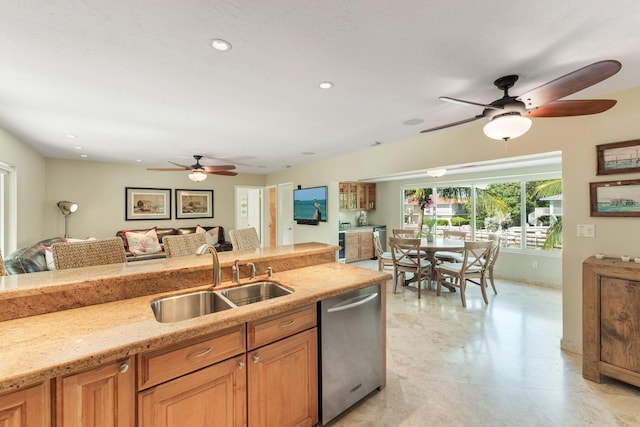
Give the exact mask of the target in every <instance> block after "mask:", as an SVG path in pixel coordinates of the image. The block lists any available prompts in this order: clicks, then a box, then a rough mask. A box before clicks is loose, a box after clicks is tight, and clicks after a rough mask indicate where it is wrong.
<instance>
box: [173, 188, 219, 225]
mask: <svg viewBox="0 0 640 427" xmlns="http://www.w3.org/2000/svg"><path fill="white" fill-rule="evenodd" d="M187 218H213V190H176V219H187Z"/></svg>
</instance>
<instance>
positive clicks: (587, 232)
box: [578, 224, 596, 237]
mask: <svg viewBox="0 0 640 427" xmlns="http://www.w3.org/2000/svg"><path fill="white" fill-rule="evenodd" d="M578 237H596V226H595V225H593V224H578Z"/></svg>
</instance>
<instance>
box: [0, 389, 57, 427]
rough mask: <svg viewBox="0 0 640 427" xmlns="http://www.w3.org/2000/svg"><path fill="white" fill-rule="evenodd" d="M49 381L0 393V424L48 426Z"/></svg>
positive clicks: (49, 414) (14, 426) (32, 426)
mask: <svg viewBox="0 0 640 427" xmlns="http://www.w3.org/2000/svg"><path fill="white" fill-rule="evenodd" d="M50 393H51V392H50V387H49V381H46V382H44V383H42V384H39V385H35V386H32V387H27V388H24V389H21V390H17V391H12V392H9V393H6V394H3V395H0V426H7V427H50V426H51V406H50V404H49V402H51V394H50Z"/></svg>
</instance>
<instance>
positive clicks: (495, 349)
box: [331, 261, 640, 427]
mask: <svg viewBox="0 0 640 427" xmlns="http://www.w3.org/2000/svg"><path fill="white" fill-rule="evenodd" d="M359 265H361V266H364V267H367V268H377V265H376V264H375V262H368V261H367V262H364V263H360V264H359ZM496 288H497V289H498V295H493V292H492V291H491V289H489V305H488V306H485V305H484V303H483V302H482V297H481V295H480V290H479V289H478V288H477V286H470V287H468V289H467V292H466V295H467V308H466V309H464V308H463V307H462V305H461V303H460V295H459V294H458V293H455V294H451V293H448V292H447V291H446V290H444V291H443V294H442V296H440V297H436V295H435V291H433V290H432V291H429V292H424V293H423V294H422V300H420V301H418V298H417V294H416V289H415V288H403V289H402V291H400V290H399V291H398V293H397V294H393V281H389V282H388V283H387V387H386V388H385V389H383V390H382V391H380V392H375V393H373V394H372V395H371V396H370V397H369V398H368V399H367V400H364V401H363V402H361V403H360V404H358V405H356V406H354V407H353V408H352V409H351V410H349V411H348V412H346V413H345V414H343V415H342V416H341V417H339V418H338V419H336V420H335V421H334V422H333V423H332V424H331V425H332V426H334V427H338V426H339V427H343V426H349V427H354V426H394V427H395V426H402V427H410V426H411V427H413V426H473V427H475V426H492V427H493V426H545V427H548V426H563V427H564V426H599V427H600V426H640V388H636V387H634V386H630V385H627V384H624V383H621V382H617V381H615V380H606V381H605V382H603V383H602V384H596V383H594V382H591V381H587V380H585V379H583V378H582V373H581V372H582V360H581V357H580V356H579V355H576V354H572V353H568V352H563V351H561V350H560V338H561V335H562V319H561V304H562V293H561V291H559V290H557V289H550V288H544V287H538V286H531V285H526V284H521V283H514V282H508V281H503V280H497V281H496Z"/></svg>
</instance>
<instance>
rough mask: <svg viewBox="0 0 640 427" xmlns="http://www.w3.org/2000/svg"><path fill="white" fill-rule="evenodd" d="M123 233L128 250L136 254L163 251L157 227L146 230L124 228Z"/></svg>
mask: <svg viewBox="0 0 640 427" xmlns="http://www.w3.org/2000/svg"><path fill="white" fill-rule="evenodd" d="M122 234H123V236H124V240H125V243H126V244H127V251H129V252H131V253H132V254H134V255H147V254H157V253H159V252H162V246H160V242H159V241H158V233H156V227H153V228H152V229H151V230H149V231H146V232H138V231H130V230H124V231H123V232H122Z"/></svg>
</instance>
